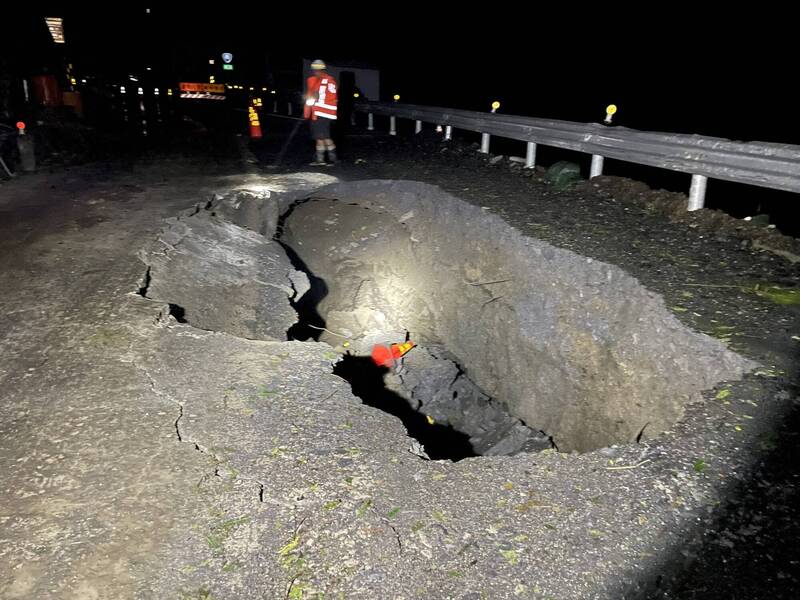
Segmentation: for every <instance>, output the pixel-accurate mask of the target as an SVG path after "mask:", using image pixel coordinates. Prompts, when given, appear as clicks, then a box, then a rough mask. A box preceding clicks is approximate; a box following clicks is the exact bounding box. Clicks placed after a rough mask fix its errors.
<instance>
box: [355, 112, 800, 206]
mask: <svg viewBox="0 0 800 600" xmlns="http://www.w3.org/2000/svg"><path fill="white" fill-rule="evenodd" d="M354 108H355V110H356V111H359V112H364V113H367V115H368V129H370V130H372V129H374V119H373V115H386V116H388V117H389V118H390V131H389V133H390V134H392V135H395V133H396V118H398V117H399V118H405V119H412V120H414V121H416V126H415V131H416V132H417V133H418V132H419V131H421V129H422V123H433V124H436V125H442V126H444V127H446V130H445V139H450V136H451V134H452V128H453V127H455V128H458V129H464V130H467V131H474V132H478V133H481V134H483V136H482V137H483V139H482V144H481V151H482V152H488V151H489V136H490V135H496V136H499V137H504V138H509V139H513V140H520V141H523V142H527V144H528V147H527V154H526V159H525V166H526V167H528V168H532V167H533V166H534V165H535V162H536V145H537V144H542V145H545V146H554V147H556V148H564V149H567V150H575V151H577V152H585V153H588V154H591V155H592V166H591V171H590V177H595V176H597V175H601V174H602V172H603V158H604V157H607V158H614V159H618V160H623V161H627V162H632V163H639V164H643V165H649V166H653V167H660V168H662V169H669V170H672V171H680V172H684V173H689V174H691V175H692V184H691V189H690V192H689V205H688V209H689V210H697V209H699V208H702V207H703V203H704V201H705V190H706V183H707V180H708V178H709V177H711V178H713V179H724V180H727V181H735V182H737V183H745V184H750V185H756V186H761V187H767V188H772V189H776V190H784V191H788V192H800V146H794V145H790V144H774V143H767V142H735V141H731V140H727V139H723V138H714V137H706V136H701V135H687V134H676V133H657V132H648V131H637V130H635V129H627V128H625V127H608V126H605V125H600V124H597V123H573V122H571V121H556V120H550V119H537V118H532V117H519V116H513V115H504V114H497V113H494V112H492V113H481V112H475V111H468V110H456V109H449V108H437V107H432V106H416V105H413V104H397V103H395V104H387V103H378V102H358V103H356V104H355V106H354Z"/></svg>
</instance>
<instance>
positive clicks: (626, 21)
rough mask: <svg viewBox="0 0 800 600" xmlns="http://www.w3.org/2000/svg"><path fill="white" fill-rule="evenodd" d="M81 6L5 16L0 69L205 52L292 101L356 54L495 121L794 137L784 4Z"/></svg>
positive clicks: (179, 70)
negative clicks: (313, 78)
mask: <svg viewBox="0 0 800 600" xmlns="http://www.w3.org/2000/svg"><path fill="white" fill-rule="evenodd" d="M76 4H77V3H74V2H73V3H61V4H60V5H59V3H50V4H49V5H47V4H43V3H39V4H37V3H33V4H32V5H30V6H24V7H23V6H21V5H18V4H13V5H9V6H7V7H4V9H3V10H2V11H0V19H2V25H1V26H0V31H1V32H2V33H1V34H0V48H1V50H2V51H0V71H2V70H3V69H5V70H6V71H7V72H11V73H13V74H15V75H30V74H33V73H36V72H41V71H42V70H47V69H49V70H51V71H52V72H54V73H60V71H61V70H63V64H60V63H64V62H65V61H69V62H71V63H73V64H74V65H75V68H76V71H77V72H78V76H79V77H80V76H81V75H82V74H88V75H90V76H91V77H94V80H95V81H102V82H118V83H124V82H125V79H126V78H127V76H128V75H129V74H137V75H138V76H139V77H140V78H141V81H142V82H143V83H145V84H149V85H159V86H160V85H163V86H174V85H175V84H176V83H177V82H178V81H187V80H188V81H193V80H194V81H207V78H208V75H209V72H210V71H209V69H210V67H209V65H208V59H209V58H215V59H216V60H217V61H218V63H219V56H220V53H221V52H223V51H229V52H232V53H233V54H234V64H235V72H234V73H228V74H227V75H229V76H230V77H232V78H233V79H229V80H228V81H236V82H238V83H243V84H245V85H248V84H249V85H256V86H262V85H263V86H269V87H270V88H273V89H277V90H278V93H279V94H281V95H283V96H286V97H290V96H291V94H292V93H296V92H298V91H299V90H300V86H301V81H302V79H301V65H302V58H303V57H306V58H322V59H326V60H329V61H330V62H337V61H357V62H359V63H365V64H368V65H373V66H375V67H377V68H379V69H380V70H381V90H382V95H383V98H381V99H382V100H388V99H390V98H391V96H392V95H393V94H395V93H397V94H400V95H401V101H402V102H409V103H419V104H430V105H439V106H449V107H454V108H465V109H473V110H488V109H489V106H490V104H491V102H492V101H493V100H499V101H500V102H501V109H500V110H501V112H506V113H511V114H520V115H530V116H536V117H544V118H555V119H565V120H572V121H581V122H587V121H595V122H597V121H601V120H602V119H603V117H604V116H605V107H606V106H607V105H608V104H609V103H614V104H616V105H617V106H618V107H619V111H618V113H617V115H616V116H615V118H614V124H615V125H619V126H625V127H631V128H636V129H643V130H652V131H672V132H684V133H698V134H702V135H708V136H717V137H724V138H730V139H736V140H743V141H770V142H783V143H791V144H800V114H798V108H799V107H800V92H798V71H800V69H798V62H799V61H798V58H800V57H799V56H798V54H799V53H798V44H797V43H796V39H797V31H796V29H797V28H796V25H795V23H796V19H795V18H794V16H793V15H791V14H790V9H789V8H787V7H778V5H777V4H776V5H770V4H765V3H762V4H756V5H748V6H743V7H742V8H737V7H734V6H733V5H732V4H728V5H727V6H720V7H712V8H711V9H709V8H708V7H707V6H706V5H701V4H700V3H694V4H676V3H658V4H652V5H647V6H646V7H644V8H640V9H630V8H628V7H626V6H621V5H613V4H610V3H608V4H603V5H600V4H594V5H591V7H590V8H587V7H585V6H584V5H582V4H580V3H571V4H563V3H562V4H560V5H557V6H555V7H554V6H553V5H547V6H545V5H540V4H534V3H525V4H522V3H520V4H516V5H512V4H509V3H486V4H476V5H472V6H468V5H467V4H466V3H460V4H452V5H448V6H444V7H442V6H434V5H433V4H432V3H430V4H428V5H425V4H421V5H414V4H409V3H404V4H375V3H371V4H364V5H361V4H353V3H347V4H344V3H337V2H333V3H304V4H301V3H289V2H285V3H283V4H280V3H276V2H272V3H270V4H268V5H266V4H261V5H255V6H254V5H250V4H248V5H244V4H240V3H216V4H209V5H207V6H201V5H200V4H199V3H187V2H180V3H146V2H133V3H131V2H120V3H117V4H102V5H98V6H97V7H91V6H88V3H87V5H84V6H82V7H81V6H77V7H76ZM787 6H788V5H787ZM148 7H149V8H150V10H151V12H150V14H147V13H146V11H145V8H148ZM44 16H61V17H63V18H64V26H65V37H66V40H67V44H66V45H65V46H63V47H57V46H56V45H55V44H53V43H52V42H51V41H50V36H49V33H48V32H47V30H46V27H45V25H44V19H43V17H44ZM145 66H150V67H151V69H152V71H149V72H145ZM217 73H219V71H217ZM224 81H225V79H224V78H222V77H219V75H218V78H217V82H224ZM90 83H91V79H90ZM498 144H499V145H498V146H497V148H498V150H497V151H498V152H500V151H503V152H504V151H505V148H503V147H502V144H500V141H499V140H498ZM542 150H543V152H542V157H541V158H543V159H546V158H549V155H548V154H547V152H546V149H542ZM509 151H512V152H516V153H517V154H523V152H524V148H522V149H519V151H518V152H517V151H516V150H513V149H512V150H509ZM551 154H552V153H551ZM559 158H561V157H560V156H557V155H555V154H553V156H552V160H555V159H559ZM578 158H579V157H573V160H578ZM583 158H585V157H583ZM583 162H586V161H583ZM545 166H546V164H545ZM582 166H583V167H587V168H588V165H582ZM606 172H607V173H609V174H619V175H627V176H630V177H634V178H639V179H644V180H645V181H646V182H647V183H648V184H650V185H651V186H653V187H664V188H666V189H671V190H677V191H683V192H686V191H687V190H688V176H687V175H685V174H675V173H671V172H665V171H659V170H655V169H648V168H646V167H636V166H631V165H626V164H624V163H618V162H617V161H606ZM796 203H797V196H796V194H789V193H784V192H775V191H772V190H764V189H761V188H753V187H748V186H731V185H729V184H726V183H724V182H716V181H710V182H709V192H708V198H707V205H708V206H711V207H714V206H723V205H724V206H725V208H726V210H727V211H728V212H730V213H731V214H733V215H734V216H739V217H741V216H745V215H749V214H755V213H758V212H765V213H770V215H771V216H772V219H773V222H776V223H778V224H779V227H780V228H781V229H782V230H784V231H787V232H792V233H795V234H797V233H800V230H799V229H798V227H797V226H796V225H795V212H796V211H795V209H794V205H795V204H796Z"/></svg>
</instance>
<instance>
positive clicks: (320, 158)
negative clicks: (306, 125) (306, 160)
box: [310, 150, 327, 167]
mask: <svg viewBox="0 0 800 600" xmlns="http://www.w3.org/2000/svg"><path fill="white" fill-rule="evenodd" d="M310 164H311V166H312V167H324V166H325V165H326V164H327V163H326V162H325V151H324V150H322V151H320V150H317V159H316V160H315V161H313V162H312V163H310Z"/></svg>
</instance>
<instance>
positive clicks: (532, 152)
mask: <svg viewBox="0 0 800 600" xmlns="http://www.w3.org/2000/svg"><path fill="white" fill-rule="evenodd" d="M535 166H536V144H534V143H533V142H528V150H527V152H526V153H525V168H526V169H532V168H533V167H535Z"/></svg>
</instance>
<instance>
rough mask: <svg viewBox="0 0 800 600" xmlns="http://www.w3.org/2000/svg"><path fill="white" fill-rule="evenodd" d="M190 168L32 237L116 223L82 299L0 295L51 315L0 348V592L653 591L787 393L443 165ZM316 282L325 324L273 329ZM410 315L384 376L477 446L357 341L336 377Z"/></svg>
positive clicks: (622, 276) (757, 361)
mask: <svg viewBox="0 0 800 600" xmlns="http://www.w3.org/2000/svg"><path fill="white" fill-rule="evenodd" d="M194 185H195V187H194V188H191V186H189V187H187V188H186V189H184V191H183V193H182V196H181V197H179V198H175V199H173V200H171V202H169V203H166V204H164V205H163V206H161V207H160V208H159V211H160V213H161V216H163V217H167V221H166V222H165V223H164V224H163V226H160V231H153V222H154V221H153V218H152V216H150V215H147V214H146V211H144V210H142V209H134V208H132V207H130V206H127V205H125V206H124V209H125V210H126V211H128V212H129V214H128V215H127V219H128V220H129V221H131V220H132V221H133V222H136V223H138V224H137V225H136V226H135V227H133V226H132V227H131V228H130V230H129V231H130V233H128V234H126V236H122V237H123V238H124V239H123V240H122V241H121V242H117V241H114V240H116V237H119V233H118V230H117V228H116V227H115V225H116V224H115V221H114V220H115V218H118V217H116V216H114V215H112V214H106V215H105V216H104V218H105V219H106V220H107V223H104V222H103V221H97V222H94V221H91V222H88V221H87V222H86V225H85V226H84V227H76V229H75V230H67V231H62V232H61V233H59V236H60V237H59V239H58V240H57V241H56V238H55V237H53V238H48V239H46V240H45V239H43V240H41V241H40V243H41V244H45V243H46V244H47V246H46V248H45V246H42V247H41V251H42V252H44V251H45V249H46V252H47V257H46V258H47V260H56V261H58V260H61V261H68V262H69V264H73V263H72V261H75V260H76V258H75V257H74V256H73V253H70V254H68V255H65V256H59V248H58V246H57V245H53V244H58V242H62V243H66V244H69V245H70V246H69V247H71V248H79V247H80V244H81V243H82V242H81V239H82V238H83V239H85V238H86V236H87V235H90V236H91V237H92V238H93V240H94V242H96V241H97V239H100V236H105V237H103V238H102V239H105V240H106V243H107V247H108V256H102V253H100V254H101V255H100V256H97V253H96V252H93V254H94V257H93V258H92V260H94V261H95V262H98V261H99V262H100V263H101V264H104V265H105V266H104V269H106V270H100V271H95V272H94V273H92V272H91V271H92V269H86V267H84V269H85V270H84V271H82V272H84V273H86V274H85V275H84V277H89V278H91V281H92V289H91V290H90V291H88V292H87V293H88V296H89V300H84V302H91V304H90V306H92V307H94V312H93V314H92V315H91V316H88V315H86V314H80V315H74V314H71V313H70V311H69V310H67V309H61V310H60V312H55V311H49V312H47V313H46V314H39V313H38V312H35V313H30V314H28V313H26V312H24V307H22V306H20V305H19V304H17V305H16V306H17V308H15V311H16V312H13V311H6V313H5V314H6V315H10V314H24V315H26V316H27V319H28V320H27V323H26V324H23V323H20V322H17V321H16V320H15V321H14V322H11V320H10V317H8V316H7V317H6V325H7V326H8V331H10V332H11V335H9V336H7V337H6V339H5V343H6V348H7V350H8V353H7V356H9V357H10V359H14V360H16V361H21V360H22V357H24V356H26V353H25V347H26V346H28V345H29V344H31V343H33V342H34V341H36V340H34V339H33V338H31V337H30V336H31V335H33V333H36V335H42V336H44V337H43V338H42V340H40V341H38V342H36V343H39V344H41V342H42V341H43V340H44V339H47V341H48V342H49V346H47V348H49V349H48V350H47V351H45V353H44V354H43V358H44V359H45V362H40V361H36V360H31V361H30V366H27V365H26V366H25V368H16V369H14V370H11V369H6V370H5V371H3V372H2V375H3V378H4V379H3V383H4V386H5V389H6V390H8V391H7V392H6V396H7V401H6V403H5V404H4V411H5V414H4V420H3V422H4V423H5V425H4V427H5V430H4V436H3V441H4V447H3V457H4V461H8V462H7V465H8V467H9V468H8V469H7V470H6V472H8V473H9V480H8V482H7V489H6V490H5V492H4V493H5V494H6V499H8V501H7V502H6V501H5V500H4V506H6V507H8V509H7V511H6V512H5V514H4V515H3V523H4V533H3V536H4V540H3V541H4V544H3V546H2V547H3V549H4V550H3V551H0V552H1V553H0V558H2V560H3V565H4V569H3V572H4V573H5V575H4V579H3V583H2V586H3V587H2V588H0V589H1V590H2V594H3V595H4V596H5V597H9V598H25V597H71V598H91V597H98V598H99V597H109V596H110V597H137V598H174V597H177V598H181V599H189V598H192V599H194V598H198V599H199V598H252V597H253V596H254V595H257V596H259V597H266V598H273V597H289V598H315V597H320V595H321V594H324V596H325V597H347V598H351V597H356V598H374V597H377V596H385V597H396V598H428V597H447V598H482V597H487V598H495V597H496V598H505V597H509V598H510V597H522V598H620V597H641V596H645V595H647V594H652V593H654V592H656V591H657V590H659V589H660V588H661V587H662V586H665V585H666V583H667V580H668V579H669V577H670V574H671V573H672V572H674V570H675V566H674V562H675V560H676V559H675V556H676V555H678V556H680V559H679V562H680V561H684V562H685V561H692V560H693V559H694V557H695V556H696V553H697V552H698V551H699V549H700V548H701V544H702V531H703V529H704V528H707V527H711V526H712V525H713V523H714V522H715V520H716V518H717V517H718V514H717V510H718V508H719V506H720V504H722V503H724V502H725V501H726V498H727V497H728V495H729V494H732V493H734V492H735V491H736V490H737V488H738V486H740V485H741V484H742V482H743V481H744V478H745V477H746V475H747V474H748V473H749V469H750V467H751V466H752V464H753V462H754V461H755V459H754V458H753V456H754V455H755V451H756V449H757V448H758V446H759V444H760V443H761V441H763V440H764V439H767V438H765V437H764V436H768V435H769V434H770V432H772V431H774V428H775V419H776V418H777V417H778V416H779V415H780V414H781V413H780V410H782V408H781V407H783V406H785V405H786V404H787V403H791V396H790V393H789V392H788V391H787V389H786V388H785V387H784V386H783V385H782V384H781V382H780V378H779V377H776V370H777V368H778V367H777V366H776V365H775V364H772V363H770V364H767V363H765V362H764V360H763V357H761V356H756V355H755V353H752V352H750V353H747V352H744V351H742V352H734V351H732V350H731V349H730V348H729V347H727V345H726V344H725V343H723V342H721V341H720V340H718V339H715V338H714V337H712V336H708V335H704V334H700V333H698V332H696V331H693V330H692V329H690V328H688V327H686V326H685V325H684V324H682V323H681V322H680V321H679V320H678V319H677V318H676V316H675V314H674V311H671V310H670V309H669V307H668V306H666V305H665V303H664V301H663V299H662V298H661V297H660V296H658V295H657V294H655V293H653V292H652V291H650V290H648V289H646V288H645V287H643V286H642V285H641V284H640V283H639V282H638V281H637V280H636V279H635V278H634V277H632V276H630V275H629V274H627V273H626V272H625V271H623V270H622V269H619V268H618V267H615V266H613V265H610V264H608V263H604V262H602V261H599V260H595V259H591V258H587V257H585V256H581V255H580V254H577V253H575V252H571V251H568V250H565V249H562V248H558V247H556V246H553V245H550V244H548V243H545V242H542V241H539V240H537V239H535V238H533V237H530V236H526V235H522V234H520V233H519V232H518V231H516V230H515V229H513V228H511V227H509V225H508V224H507V223H506V222H504V221H503V220H502V219H500V218H498V217H496V216H495V215H493V214H491V213H490V212H488V211H485V210H482V209H481V208H480V207H476V206H474V205H472V204H468V203H466V202H463V201H461V200H460V199H458V198H456V197H454V196H451V195H449V194H447V193H444V192H442V190H440V189H438V188H436V187H432V186H427V185H423V184H418V183H412V182H395V181H354V182H349V183H347V182H345V183H342V182H336V181H334V180H333V179H332V178H330V177H327V178H326V177H323V176H320V175H314V174H307V175H303V174H299V175H297V176H295V177H281V176H275V177H271V178H270V177H265V178H260V177H250V178H249V179H245V180H242V181H240V182H233V181H232V180H231V179H227V180H226V179H217V180H215V181H214V182H213V183H212V182H206V183H205V184H204V185H205V187H198V186H197V184H196V183H195V184H194ZM190 188H191V189H190ZM154 189H155V188H154ZM132 193H135V194H138V195H139V196H140V197H141V196H143V195H144V194H146V193H148V194H153V195H154V200H152V201H151V200H143V205H146V206H147V207H148V210H150V208H149V207H151V206H155V205H157V202H158V200H159V199H160V198H163V194H162V196H158V192H157V191H154V192H145V189H144V188H137V189H136V190H135V191H134V192H132ZM192 198H193V199H194V200H193V201H194V202H195V203H196V206H195V207H194V208H192V209H191V210H186V211H182V212H180V211H179V210H178V209H179V207H180V206H181V204H183V206H185V205H186V204H187V202H189V201H191V199H192ZM95 199H96V198H95ZM91 206H94V205H91ZM87 210H90V211H91V210H95V209H87ZM170 210H171V211H172V213H171V214H170V212H169V211H170ZM90 214H91V213H90ZM81 218H83V217H81ZM76 222H78V223H82V222H84V221H76ZM145 223H148V224H147V225H145ZM279 224H280V231H279ZM134 233H136V234H147V235H145V236H144V237H142V238H141V240H140V243H138V244H136V243H135V242H136V239H135V238H134V237H132V236H133V234H134ZM276 235H277V236H278V240H276V239H275V237H276ZM34 241H35V240H34ZM83 243H85V244H86V248H85V249H84V252H88V250H89V248H91V247H93V246H89V244H88V242H86V241H84V242H83ZM120 245H122V246H123V247H124V248H125V250H126V251H127V253H126V252H125V251H123V252H121V251H120V249H119V246H120ZM284 245H285V246H287V247H289V248H290V249H291V251H292V252H293V253H294V254H295V255H296V259H299V260H300V261H301V262H302V265H303V268H302V269H298V268H297V267H298V266H299V264H300V263H298V262H297V260H294V259H293V258H292V257H291V256H290V253H287V251H286V250H285V249H284ZM94 247H95V248H96V246H94ZM134 254H135V255H136V256H138V260H137V259H135V258H134ZM43 256H44V255H43ZM118 256H125V257H126V258H125V259H124V260H121V263H122V264H121V265H120V266H117V267H113V268H112V267H111V266H109V265H108V264H105V263H103V262H102V261H104V260H105V261H109V260H110V259H111V258H112V257H118ZM42 260H45V258H42ZM293 260H294V262H293ZM140 261H141V262H140ZM96 268H97V267H96V266H95V269H96ZM68 272H69V271H65V273H68ZM107 272H109V273H113V275H112V276H109V275H107V274H106V273H107ZM314 278H316V279H317V280H320V281H322V282H324V284H325V286H324V287H325V294H324V295H322V294H315V292H314V286H313V285H312V284H313V282H314ZM20 281H23V282H24V280H23V279H20ZM94 288H96V291H95V289H94ZM21 291H23V292H25V293H26V294H28V295H29V297H31V295H34V294H36V295H37V297H38V298H40V300H41V304H42V306H49V304H48V303H51V302H53V303H54V302H56V300H55V299H54V298H55V294H57V293H58V290H56V289H53V288H51V287H50V285H49V284H48V283H47V282H43V281H39V280H36V281H35V282H34V281H30V282H27V283H23V285H22V286H21ZM303 297H307V298H308V299H309V301H310V304H311V305H312V306H311V308H313V310H314V311H316V313H317V316H318V319H319V320H312V321H309V322H308V323H309V324H311V325H315V326H317V327H324V329H323V330H317V331H319V335H318V336H317V338H318V341H315V340H314V339H313V338H312V339H310V340H306V341H301V340H300V339H299V338H300V337H301V336H299V335H292V336H291V337H295V338H298V339H287V338H288V337H289V336H290V332H291V331H292V330H293V328H295V327H296V326H297V323H298V319H299V318H300V317H298V312H297V311H296V310H295V309H294V308H293V305H295V306H296V305H297V304H298V303H299V302H301V300H302V299H303ZM8 306H11V301H8ZM20 311H23V312H20ZM52 318H56V319H59V321H60V325H59V328H58V330H57V332H56V333H55V334H53V333H48V332H50V331H51V330H50V327H51V325H50V324H49V319H52ZM87 323H91V324H87ZM23 325H26V326H27V328H28V329H27V330H24V329H23ZM31 328H32V329H31ZM294 331H295V332H296V331H297V330H296V329H295V330H294ZM31 332H33V333H31ZM407 333H409V334H411V335H413V336H414V339H415V341H416V342H417V343H418V344H419V345H418V347H417V348H415V349H414V350H413V351H412V352H410V353H409V354H408V356H407V358H405V359H404V361H403V364H402V368H401V369H399V370H398V371H396V372H390V373H380V376H381V377H380V378H381V380H382V381H381V382H379V383H377V387H378V388H380V387H381V385H383V386H384V387H385V390H384V393H385V394H388V395H390V397H391V399H392V401H393V402H396V403H398V405H399V403H401V402H402V403H405V405H406V406H408V407H409V409H410V410H411V411H412V412H415V413H416V414H418V415H420V416H421V417H422V418H424V422H421V428H423V429H424V425H427V426H428V427H431V428H434V427H443V428H445V429H450V430H453V431H457V432H461V433H462V434H463V435H462V437H466V438H467V442H468V443H469V445H470V447H471V449H472V453H471V454H470V455H469V456H467V453H465V455H464V456H458V457H455V456H451V457H445V456H441V458H443V459H442V460H430V458H431V457H430V456H426V455H427V449H428V446H426V443H425V442H424V441H421V439H413V438H410V437H409V436H408V434H409V432H410V430H409V428H408V427H407V426H406V425H404V422H403V421H401V420H400V419H398V418H397V416H396V415H394V414H391V412H392V411H386V410H383V409H379V408H376V407H375V406H371V405H370V401H368V400H367V399H366V398H359V397H358V396H357V395H355V394H354V393H353V392H355V391H357V388H358V387H359V385H358V383H359V381H360V379H359V377H361V376H362V375H363V371H364V369H363V368H361V367H358V368H356V369H352V371H355V372H354V373H350V374H348V381H345V379H343V378H342V377H341V376H340V375H345V373H343V372H342V365H344V364H346V363H345V361H346V360H350V359H348V358H347V354H348V353H349V354H350V355H352V357H354V358H353V360H355V359H356V358H357V357H365V356H367V355H368V354H369V348H370V347H371V346H372V345H373V344H375V343H379V342H391V341H401V340H402V339H404V337H405V335H406V334H407ZM345 343H346V344H347V345H345ZM42 345H43V346H44V344H42ZM62 347H63V348H66V349H67V351H66V352H64V351H60V350H59V348H62ZM28 360H30V359H28ZM14 364H16V363H14ZM43 365H46V368H45V369H44V370H45V373H43V374H42V375H41V376H39V377H36V376H33V377H32V376H30V375H29V374H30V373H34V374H36V373H37V371H39V370H40V369H42V368H43ZM362 366H363V365H362ZM778 366H780V365H778ZM29 369H31V370H29ZM337 370H338V373H337ZM26 375H27V376H26ZM103 382H105V383H103ZM367 387H369V386H367ZM373 387H374V386H373ZM359 390H360V388H359ZM373 391H374V390H373ZM379 391H380V390H379ZM31 397H38V398H40V399H41V402H40V403H39V405H38V406H35V405H34V406H33V407H30V405H29V403H26V401H25V399H26V398H31ZM61 399H64V400H61ZM745 400H749V401H750V402H752V404H746V405H745ZM454 401H455V402H454ZM724 402H728V404H724ZM23 405H25V406H29V408H26V409H25V410H24V411H23V410H22V409H20V408H19V406H23ZM15 406H17V408H15ZM428 417H430V421H432V423H431V422H430V421H429V420H428ZM745 417H749V418H745ZM54 419H56V420H54ZM29 424H30V425H33V424H36V429H35V430H34V429H31V427H30V426H29ZM490 424H491V425H492V426H491V427H486V426H487V425H490ZM481 426H484V429H485V430H486V431H483V432H480V431H478V428H479V427H481ZM743 431H746V432H747V435H746V436H745V435H743ZM30 439H33V440H37V442H36V444H35V451H34V452H31V450H30V447H29V444H30V442H29V441H26V440H30ZM429 443H430V442H429ZM117 452H122V453H123V454H124V457H125V458H124V460H123V459H121V458H120V457H119V456H118V455H117V454H116V453H117ZM103 457H108V458H110V459H113V460H110V461H109V462H107V467H106V468H103V467H101V466H100V465H102V464H103V462H104V461H103V460H102V458H103ZM457 458H460V459H461V460H457ZM31 461H33V463H31ZM29 463H31V466H30V468H28V467H27V466H26V465H28V464H29ZM34 463H35V464H34ZM12 465H14V467H13V468H12Z"/></svg>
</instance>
